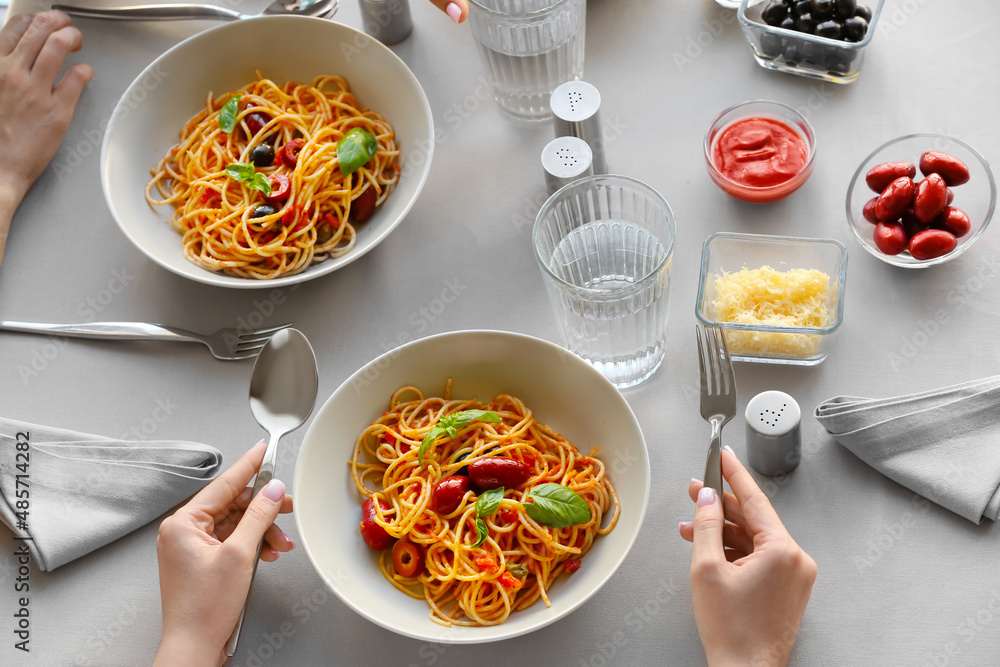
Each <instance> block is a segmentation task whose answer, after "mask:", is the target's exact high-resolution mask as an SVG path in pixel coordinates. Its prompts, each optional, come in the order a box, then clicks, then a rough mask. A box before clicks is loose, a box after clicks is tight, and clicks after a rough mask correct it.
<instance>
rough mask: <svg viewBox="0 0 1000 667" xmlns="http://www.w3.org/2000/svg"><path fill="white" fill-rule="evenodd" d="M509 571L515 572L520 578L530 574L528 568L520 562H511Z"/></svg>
mask: <svg viewBox="0 0 1000 667" xmlns="http://www.w3.org/2000/svg"><path fill="white" fill-rule="evenodd" d="M507 571H508V572H510V573H511V574H513V575H514V576H515V577H517V578H518V579H524V578H525V577H527V576H528V568H526V567H525V566H523V565H521V564H520V563H510V564H509V565H507Z"/></svg>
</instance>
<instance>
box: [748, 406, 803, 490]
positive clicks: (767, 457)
mask: <svg viewBox="0 0 1000 667" xmlns="http://www.w3.org/2000/svg"><path fill="white" fill-rule="evenodd" d="M744 417H745V419H746V434H747V459H748V460H749V462H750V465H751V466H752V467H753V469H754V470H756V471H757V472H759V473H761V474H764V475H777V474H778V473H788V472H791V471H792V470H794V469H795V467H796V466H798V465H799V461H800V460H801V459H802V436H801V432H800V429H799V424H800V422H801V421H802V411H801V410H800V409H799V404H798V403H796V402H795V399H794V398H792V397H791V396H789V395H788V394H786V393H785V392H783V391H765V392H761V393H759V394H757V395H756V396H754V397H753V398H751V399H750V402H749V403H747V409H746V413H745V414H744Z"/></svg>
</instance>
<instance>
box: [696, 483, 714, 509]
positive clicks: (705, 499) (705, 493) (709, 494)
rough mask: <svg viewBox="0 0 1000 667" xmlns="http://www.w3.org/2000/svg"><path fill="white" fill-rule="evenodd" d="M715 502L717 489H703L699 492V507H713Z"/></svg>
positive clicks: (708, 487)
mask: <svg viewBox="0 0 1000 667" xmlns="http://www.w3.org/2000/svg"><path fill="white" fill-rule="evenodd" d="M714 502H715V489H713V488H712V487H710V486H703V487H701V491H699V492H698V507H704V506H705V505H711V504H712V503H714Z"/></svg>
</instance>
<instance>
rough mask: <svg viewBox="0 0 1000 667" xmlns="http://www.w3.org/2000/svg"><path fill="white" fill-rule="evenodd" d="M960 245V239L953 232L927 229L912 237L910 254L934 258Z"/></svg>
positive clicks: (917, 256) (923, 257) (916, 257)
mask: <svg viewBox="0 0 1000 667" xmlns="http://www.w3.org/2000/svg"><path fill="white" fill-rule="evenodd" d="M957 245H958V240H957V239H956V238H955V235H954V234H952V233H951V232H946V231H944V230H943V229H925V230H924V231H922V232H919V233H917V234H915V235H914V236H913V238H912V239H910V246H909V248H910V254H911V255H913V259H934V258H935V257H941V256H942V255H947V254H948V253H949V252H951V251H952V250H954V249H955V246H957Z"/></svg>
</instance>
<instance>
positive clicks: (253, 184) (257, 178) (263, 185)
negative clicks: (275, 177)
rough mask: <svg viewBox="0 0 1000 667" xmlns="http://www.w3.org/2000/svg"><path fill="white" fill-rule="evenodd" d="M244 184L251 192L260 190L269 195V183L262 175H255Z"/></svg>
mask: <svg viewBox="0 0 1000 667" xmlns="http://www.w3.org/2000/svg"><path fill="white" fill-rule="evenodd" d="M246 183H247V187H248V188H250V189H251V190H260V191H261V192H263V193H264V194H265V195H269V194H271V183H270V182H269V181H268V180H267V176H265V175H264V174H261V173H256V174H254V175H253V176H251V177H250V179H249V180H248V181H247V182H246Z"/></svg>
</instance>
